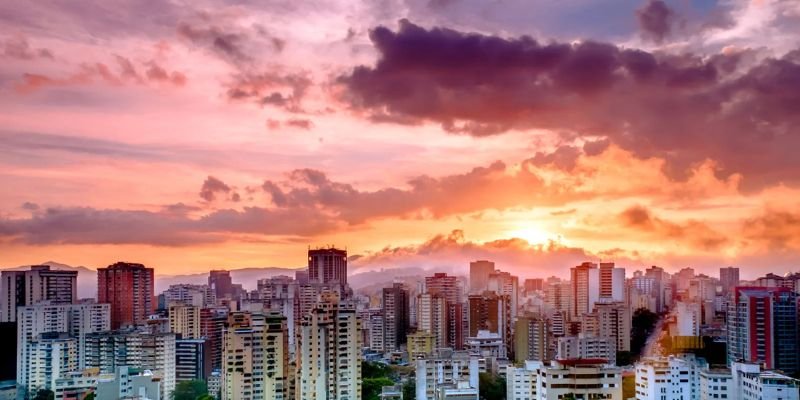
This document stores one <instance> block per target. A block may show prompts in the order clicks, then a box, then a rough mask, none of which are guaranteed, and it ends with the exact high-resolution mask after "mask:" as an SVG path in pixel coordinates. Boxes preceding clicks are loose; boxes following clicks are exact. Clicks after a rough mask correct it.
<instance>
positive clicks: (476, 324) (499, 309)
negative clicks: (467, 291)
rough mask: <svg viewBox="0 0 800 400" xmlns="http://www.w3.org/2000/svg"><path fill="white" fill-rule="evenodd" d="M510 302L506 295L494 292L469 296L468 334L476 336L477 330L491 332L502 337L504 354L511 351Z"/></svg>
mask: <svg viewBox="0 0 800 400" xmlns="http://www.w3.org/2000/svg"><path fill="white" fill-rule="evenodd" d="M511 321H512V318H511V302H510V301H509V299H508V296H505V295H500V294H497V293H494V292H489V291H486V292H483V294H473V295H470V296H469V336H470V337H476V336H478V331H482V330H483V331H488V332H493V333H496V334H498V335H500V337H501V338H502V339H503V344H504V345H505V346H506V354H509V355H511V353H512V352H513V343H512V336H511V327H512V326H511Z"/></svg>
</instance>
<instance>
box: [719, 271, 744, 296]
mask: <svg viewBox="0 0 800 400" xmlns="http://www.w3.org/2000/svg"><path fill="white" fill-rule="evenodd" d="M719 285H720V286H722V293H723V294H728V293H733V289H734V288H735V287H736V286H737V285H739V268H736V267H724V268H720V269H719Z"/></svg>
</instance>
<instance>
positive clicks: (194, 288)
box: [164, 283, 216, 308]
mask: <svg viewBox="0 0 800 400" xmlns="http://www.w3.org/2000/svg"><path fill="white" fill-rule="evenodd" d="M164 301H165V302H166V306H167V307H168V306H169V305H171V304H175V303H180V304H186V305H190V306H197V307H200V308H203V307H211V306H213V305H214V304H215V303H216V295H215V294H214V291H213V290H212V289H211V287H209V286H208V285H191V284H188V283H179V284H177V285H170V286H169V289H167V290H165V291H164Z"/></svg>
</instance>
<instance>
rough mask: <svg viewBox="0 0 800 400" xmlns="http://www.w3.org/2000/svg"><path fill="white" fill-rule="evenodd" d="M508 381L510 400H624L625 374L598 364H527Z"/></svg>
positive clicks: (513, 370) (509, 369)
mask: <svg viewBox="0 0 800 400" xmlns="http://www.w3.org/2000/svg"><path fill="white" fill-rule="evenodd" d="M506 377H507V378H506V382H507V383H506V398H507V400H561V399H565V398H567V396H573V397H572V398H575V399H609V400H622V371H621V370H620V369H619V368H618V367H614V366H610V365H608V364H605V363H598V362H597V360H561V361H551V362H550V363H549V364H548V363H546V362H542V361H526V362H525V366H524V367H523V368H518V367H512V366H509V367H507V368H506ZM659 400H660V399H659Z"/></svg>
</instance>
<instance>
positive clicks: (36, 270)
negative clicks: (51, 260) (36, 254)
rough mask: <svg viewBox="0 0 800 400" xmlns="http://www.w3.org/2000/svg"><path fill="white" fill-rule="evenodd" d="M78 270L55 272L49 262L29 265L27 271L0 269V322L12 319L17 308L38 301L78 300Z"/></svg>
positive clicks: (58, 302)
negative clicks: (29, 267) (0, 294)
mask: <svg viewBox="0 0 800 400" xmlns="http://www.w3.org/2000/svg"><path fill="white" fill-rule="evenodd" d="M77 280H78V271H58V270H53V269H50V266H49V265H32V266H31V269H30V270H28V271H2V272H0V293H2V296H0V322H14V321H16V317H17V307H22V306H29V305H33V304H36V303H38V302H41V301H47V302H48V303H50V304H69V303H75V302H77V300H78V296H77V289H76V286H77V285H76V282H77Z"/></svg>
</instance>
